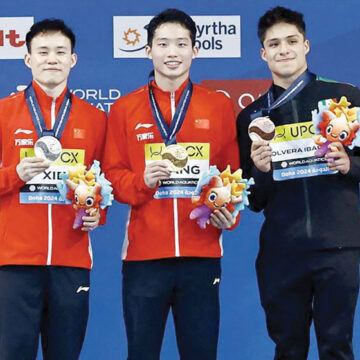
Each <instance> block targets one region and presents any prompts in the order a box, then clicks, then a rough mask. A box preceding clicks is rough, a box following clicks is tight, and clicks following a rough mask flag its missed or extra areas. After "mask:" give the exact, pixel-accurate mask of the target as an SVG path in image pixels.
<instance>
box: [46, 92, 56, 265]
mask: <svg viewBox="0 0 360 360" xmlns="http://www.w3.org/2000/svg"><path fill="white" fill-rule="evenodd" d="M55 109H56V98H54V99H53V100H52V102H51V129H53V128H54V124H55ZM52 225H53V224H52V204H48V253H47V261H46V265H51V256H52V245H53V227H52Z"/></svg>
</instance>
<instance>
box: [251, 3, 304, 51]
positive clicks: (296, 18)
mask: <svg viewBox="0 0 360 360" xmlns="http://www.w3.org/2000/svg"><path fill="white" fill-rule="evenodd" d="M278 23H287V24H292V25H295V26H296V27H297V29H298V30H299V32H300V33H301V34H303V36H304V39H305V22H304V15H303V14H302V13H300V12H297V11H294V10H291V9H287V8H285V7H282V6H277V7H275V8H273V9H270V10H268V11H267V12H266V13H265V14H264V15H263V16H262V17H261V18H260V19H259V23H258V38H259V40H260V42H261V44H262V45H263V44H264V40H265V34H266V31H267V30H268V29H269V28H270V27H272V26H273V25H275V24H278Z"/></svg>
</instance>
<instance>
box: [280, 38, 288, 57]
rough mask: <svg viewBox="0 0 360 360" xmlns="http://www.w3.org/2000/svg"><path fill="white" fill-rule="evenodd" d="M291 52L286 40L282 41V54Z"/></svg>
mask: <svg viewBox="0 0 360 360" xmlns="http://www.w3.org/2000/svg"><path fill="white" fill-rule="evenodd" d="M288 52H289V49H288V44H287V42H286V41H281V42H280V53H281V54H287V53H288Z"/></svg>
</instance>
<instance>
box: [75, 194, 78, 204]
mask: <svg viewBox="0 0 360 360" xmlns="http://www.w3.org/2000/svg"><path fill="white" fill-rule="evenodd" d="M75 203H76V204H78V203H79V197H78V196H77V195H76V194H75Z"/></svg>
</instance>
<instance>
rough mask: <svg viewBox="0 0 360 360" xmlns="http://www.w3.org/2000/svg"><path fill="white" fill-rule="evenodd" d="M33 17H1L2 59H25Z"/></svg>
mask: <svg viewBox="0 0 360 360" xmlns="http://www.w3.org/2000/svg"><path fill="white" fill-rule="evenodd" d="M33 23H34V18H33V17H0V59H23V58H24V55H25V54H26V52H27V50H26V45H25V36H26V33H27V32H28V31H29V29H30V27H31V25H32V24H33Z"/></svg>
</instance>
